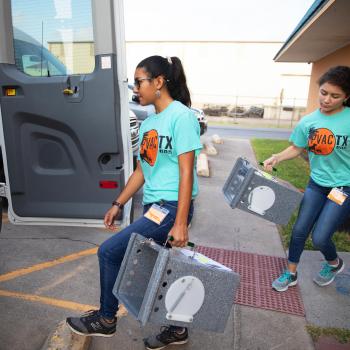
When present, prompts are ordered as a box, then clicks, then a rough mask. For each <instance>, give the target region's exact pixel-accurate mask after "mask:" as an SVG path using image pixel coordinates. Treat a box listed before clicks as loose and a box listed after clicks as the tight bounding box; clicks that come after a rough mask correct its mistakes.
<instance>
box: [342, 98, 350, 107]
mask: <svg viewBox="0 0 350 350" xmlns="http://www.w3.org/2000/svg"><path fill="white" fill-rule="evenodd" d="M348 100H349V98H346V99H345V100H344V101H343V106H346V104H347V103H348Z"/></svg>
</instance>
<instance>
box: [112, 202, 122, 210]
mask: <svg viewBox="0 0 350 350" xmlns="http://www.w3.org/2000/svg"><path fill="white" fill-rule="evenodd" d="M112 205H115V206H116V207H118V208H119V209H123V208H124V204H121V203H119V202H118V201H114V202H112Z"/></svg>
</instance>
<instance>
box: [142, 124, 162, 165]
mask: <svg viewBox="0 0 350 350" xmlns="http://www.w3.org/2000/svg"><path fill="white" fill-rule="evenodd" d="M157 154H158V132H157V130H155V129H152V130H149V131H147V132H145V133H144V134H143V138H142V141H141V146H140V157H141V159H142V160H143V161H145V162H147V163H148V164H149V165H150V166H154V164H155V163H156V160H157Z"/></svg>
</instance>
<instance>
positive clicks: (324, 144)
mask: <svg viewBox="0 0 350 350" xmlns="http://www.w3.org/2000/svg"><path fill="white" fill-rule="evenodd" d="M336 141H337V139H336V137H335V136H334V134H333V132H332V131H331V130H329V129H327V128H319V129H315V128H311V129H310V130H309V137H308V149H309V151H310V152H312V153H315V154H317V155H322V156H326V155H328V154H330V153H332V152H333V150H334V147H335V146H336V143H337V142H336Z"/></svg>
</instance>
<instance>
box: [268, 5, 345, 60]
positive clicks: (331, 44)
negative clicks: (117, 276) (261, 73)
mask: <svg viewBox="0 0 350 350" xmlns="http://www.w3.org/2000/svg"><path fill="white" fill-rule="evenodd" d="M349 13H350V1H349V0H317V1H315V3H314V4H313V5H312V6H311V8H310V9H309V11H308V12H307V13H306V15H305V16H304V17H303V19H302V20H301V22H300V23H299V24H298V26H297V28H296V29H295V30H294V32H293V33H292V34H291V35H290V37H289V38H288V39H287V41H286V42H285V44H284V45H283V46H282V48H281V49H280V51H279V52H278V53H277V55H276V56H275V58H274V60H275V61H276V62H315V61H318V60H320V59H321V58H323V57H325V56H327V55H329V54H331V53H333V52H335V51H336V50H338V49H340V48H342V47H344V46H346V45H348V44H350V25H349Z"/></svg>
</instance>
